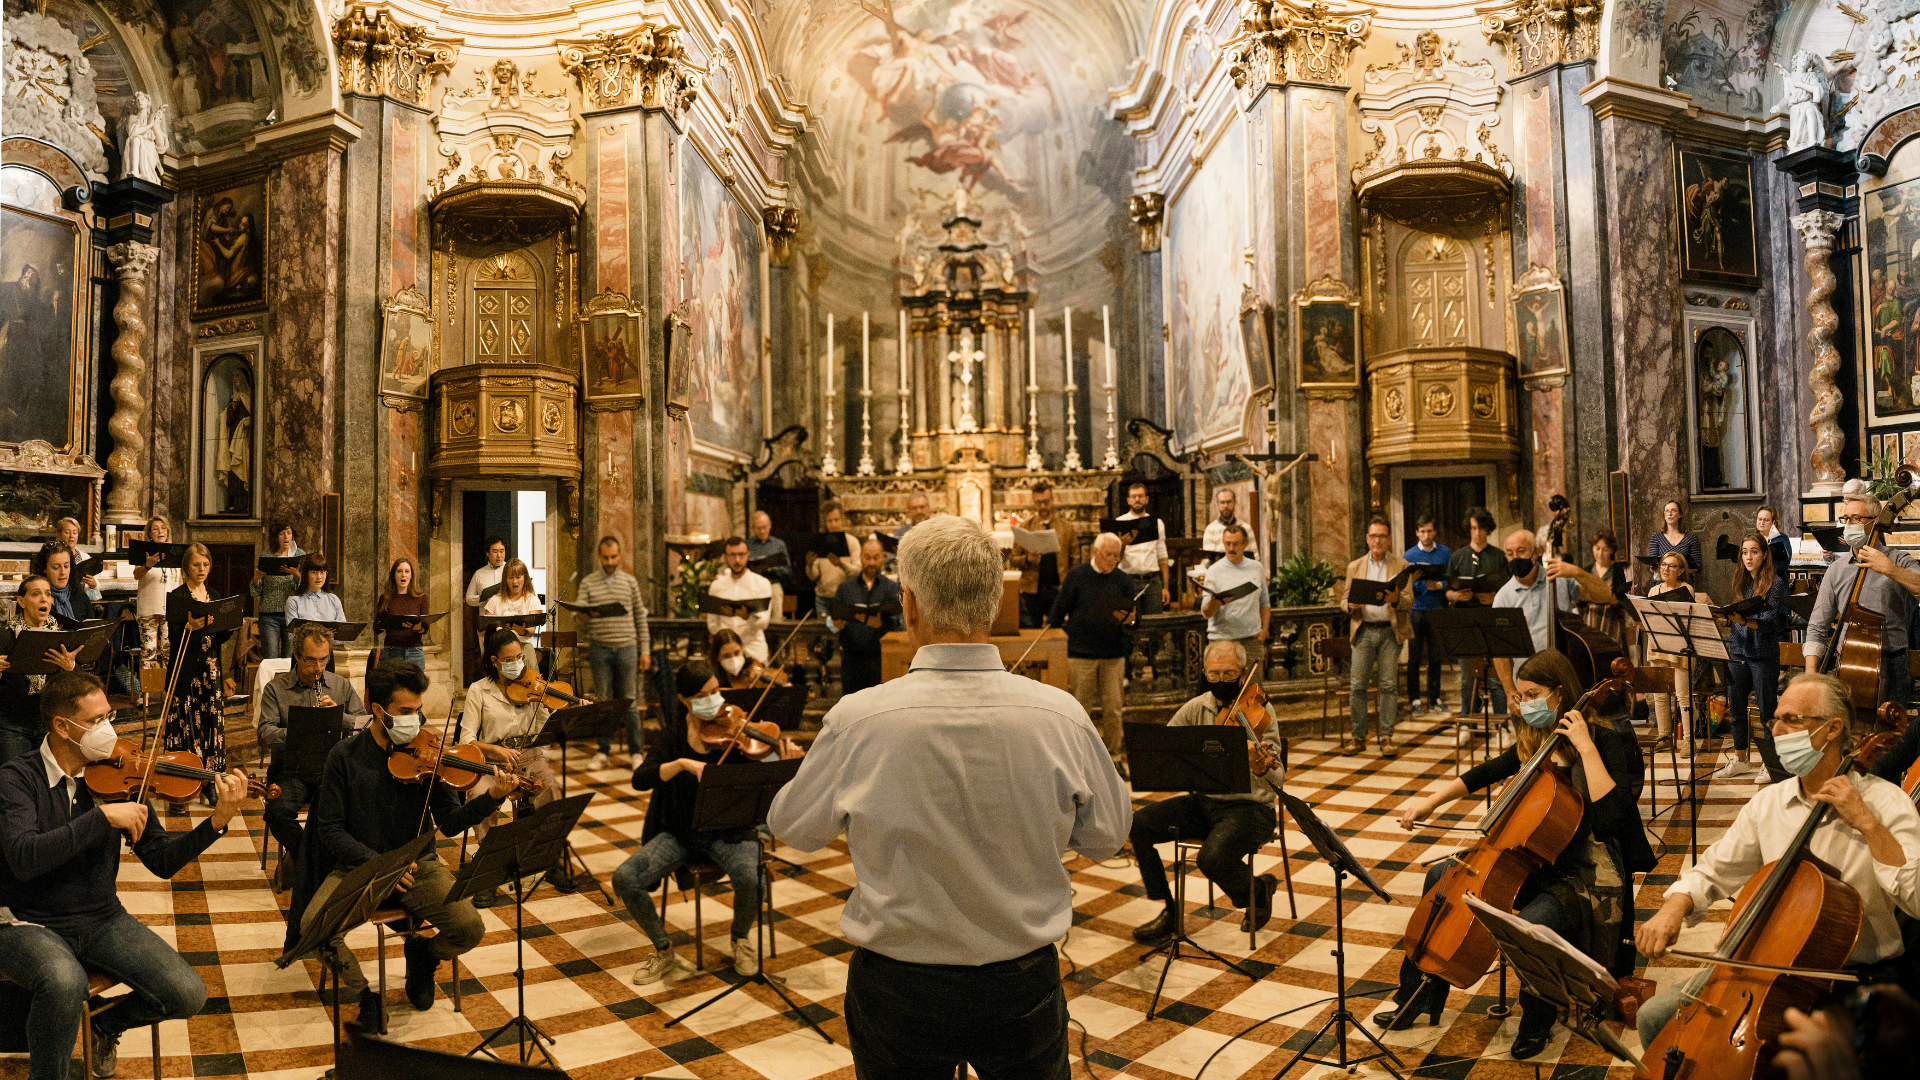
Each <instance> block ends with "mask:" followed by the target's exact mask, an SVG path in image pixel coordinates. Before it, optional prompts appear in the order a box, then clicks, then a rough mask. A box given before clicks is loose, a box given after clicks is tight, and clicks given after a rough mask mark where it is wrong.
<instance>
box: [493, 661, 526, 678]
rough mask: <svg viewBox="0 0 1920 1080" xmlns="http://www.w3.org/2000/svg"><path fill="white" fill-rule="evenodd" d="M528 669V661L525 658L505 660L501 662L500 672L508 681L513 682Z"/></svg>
mask: <svg viewBox="0 0 1920 1080" xmlns="http://www.w3.org/2000/svg"><path fill="white" fill-rule="evenodd" d="M526 670H527V662H526V661H525V660H505V661H502V662H501V664H500V674H501V676H502V677H504V678H505V679H506V680H507V681H508V682H513V681H514V680H515V679H518V678H519V677H520V676H521V674H522V673H523V672H525V671H526Z"/></svg>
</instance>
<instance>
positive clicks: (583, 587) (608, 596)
mask: <svg viewBox="0 0 1920 1080" xmlns="http://www.w3.org/2000/svg"><path fill="white" fill-rule="evenodd" d="M573 602H574V603H576V604H586V605H589V606H597V605H600V604H624V605H626V608H627V613H626V614H625V615H620V616H615V617H613V618H605V619H588V620H586V621H585V622H582V623H579V624H578V625H579V627H580V640H582V641H584V642H587V643H588V644H590V645H605V646H606V647H607V648H610V649H619V648H624V647H625V646H628V645H638V646H639V650H638V651H639V652H641V653H647V652H651V651H653V649H652V642H651V640H650V639H649V638H648V637H647V605H646V603H645V601H643V600H641V599H640V583H639V582H638V581H635V580H634V579H633V575H632V574H629V573H627V572H626V571H625V570H615V571H614V572H613V575H612V576H611V577H609V576H608V575H607V574H605V573H594V572H593V571H591V570H589V571H587V573H586V574H585V575H584V576H582V577H581V579H580V591H579V592H577V593H575V594H574V597H573Z"/></svg>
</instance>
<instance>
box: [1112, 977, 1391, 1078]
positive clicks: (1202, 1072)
mask: <svg viewBox="0 0 1920 1080" xmlns="http://www.w3.org/2000/svg"><path fill="white" fill-rule="evenodd" d="M1396 989H1398V987H1382V988H1381V989H1379V990H1369V991H1367V992H1366V993H1364V994H1348V995H1347V997H1349V998H1364V997H1379V996H1380V995H1382V994H1390V993H1392V992H1393V991H1394V990H1396ZM1338 1000H1340V995H1338V994H1329V995H1327V996H1326V997H1323V998H1320V999H1319V1000H1317V1001H1309V1002H1307V1003H1306V1004H1305V1005H1295V1006H1294V1007H1293V1008H1291V1009H1288V1010H1286V1011H1285V1012H1277V1013H1274V1014H1273V1015H1272V1016H1269V1017H1267V1018H1266V1019H1265V1020H1261V1021H1258V1022H1256V1023H1254V1024H1251V1025H1249V1026H1248V1027H1246V1028H1245V1029H1244V1030H1242V1031H1241V1032H1240V1033H1239V1034H1237V1035H1235V1036H1233V1038H1230V1039H1228V1040H1227V1041H1226V1042H1223V1043H1221V1044H1220V1045H1219V1046H1218V1047H1216V1048H1215V1049H1214V1051H1213V1053H1211V1054H1208V1055H1207V1060H1205V1061H1203V1062H1201V1063H1200V1071H1199V1072H1197V1073H1194V1074H1193V1080H1200V1077H1202V1076H1204V1075H1206V1071H1207V1066H1209V1065H1211V1064H1213V1059H1214V1058H1217V1057H1219V1056H1220V1051H1222V1050H1225V1049H1226V1048H1227V1047H1229V1046H1232V1045H1233V1044H1234V1043H1236V1042H1238V1041H1239V1040H1241V1039H1243V1038H1245V1037H1246V1036H1247V1034H1248V1033H1250V1032H1252V1031H1253V1030H1254V1028H1260V1027H1265V1026H1266V1025H1268V1024H1271V1023H1273V1022H1274V1021H1275V1020H1278V1019H1280V1018H1281V1017H1283V1016H1288V1015H1291V1014H1293V1013H1297V1012H1299V1011H1300V1010H1301V1009H1313V1008H1318V1007H1319V1006H1321V1005H1325V1004H1326V1003H1327V1002H1329V1001H1338ZM1355 1022H1356V1023H1358V1021H1355ZM1082 1059H1083V1060H1084V1055H1082Z"/></svg>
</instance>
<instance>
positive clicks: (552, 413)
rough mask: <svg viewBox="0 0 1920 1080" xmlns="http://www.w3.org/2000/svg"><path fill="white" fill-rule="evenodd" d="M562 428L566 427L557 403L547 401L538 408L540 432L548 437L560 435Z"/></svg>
mask: <svg viewBox="0 0 1920 1080" xmlns="http://www.w3.org/2000/svg"><path fill="white" fill-rule="evenodd" d="M564 426H566V425H565V422H564V420H563V418H562V415H561V412H560V405H559V403H558V402H553V401H549V402H546V403H545V404H543V405H541V406H540V430H541V431H544V432H546V433H547V434H549V435H558V434H560V429H561V428H562V427H564Z"/></svg>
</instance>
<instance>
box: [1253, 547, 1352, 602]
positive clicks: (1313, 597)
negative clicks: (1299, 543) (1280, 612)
mask: <svg viewBox="0 0 1920 1080" xmlns="http://www.w3.org/2000/svg"><path fill="white" fill-rule="evenodd" d="M1339 580H1340V578H1339V575H1338V574H1336V573H1335V571H1334V568H1333V564H1332V563H1329V562H1322V561H1321V560H1319V559H1316V558H1314V557H1313V556H1311V555H1309V554H1307V553H1306V552H1304V551H1296V552H1294V553H1293V556H1292V557H1291V558H1289V559H1288V560H1287V561H1286V562H1283V563H1281V564H1280V567H1279V569H1278V570H1277V571H1276V572H1275V573H1274V575H1273V580H1272V581H1270V582H1268V583H1267V588H1268V592H1269V593H1270V594H1271V596H1272V599H1273V606H1274V607H1317V606H1319V605H1321V604H1325V603H1326V602H1327V601H1329V600H1331V599H1332V598H1333V586H1334V583H1335V582H1337V581H1339Z"/></svg>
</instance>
